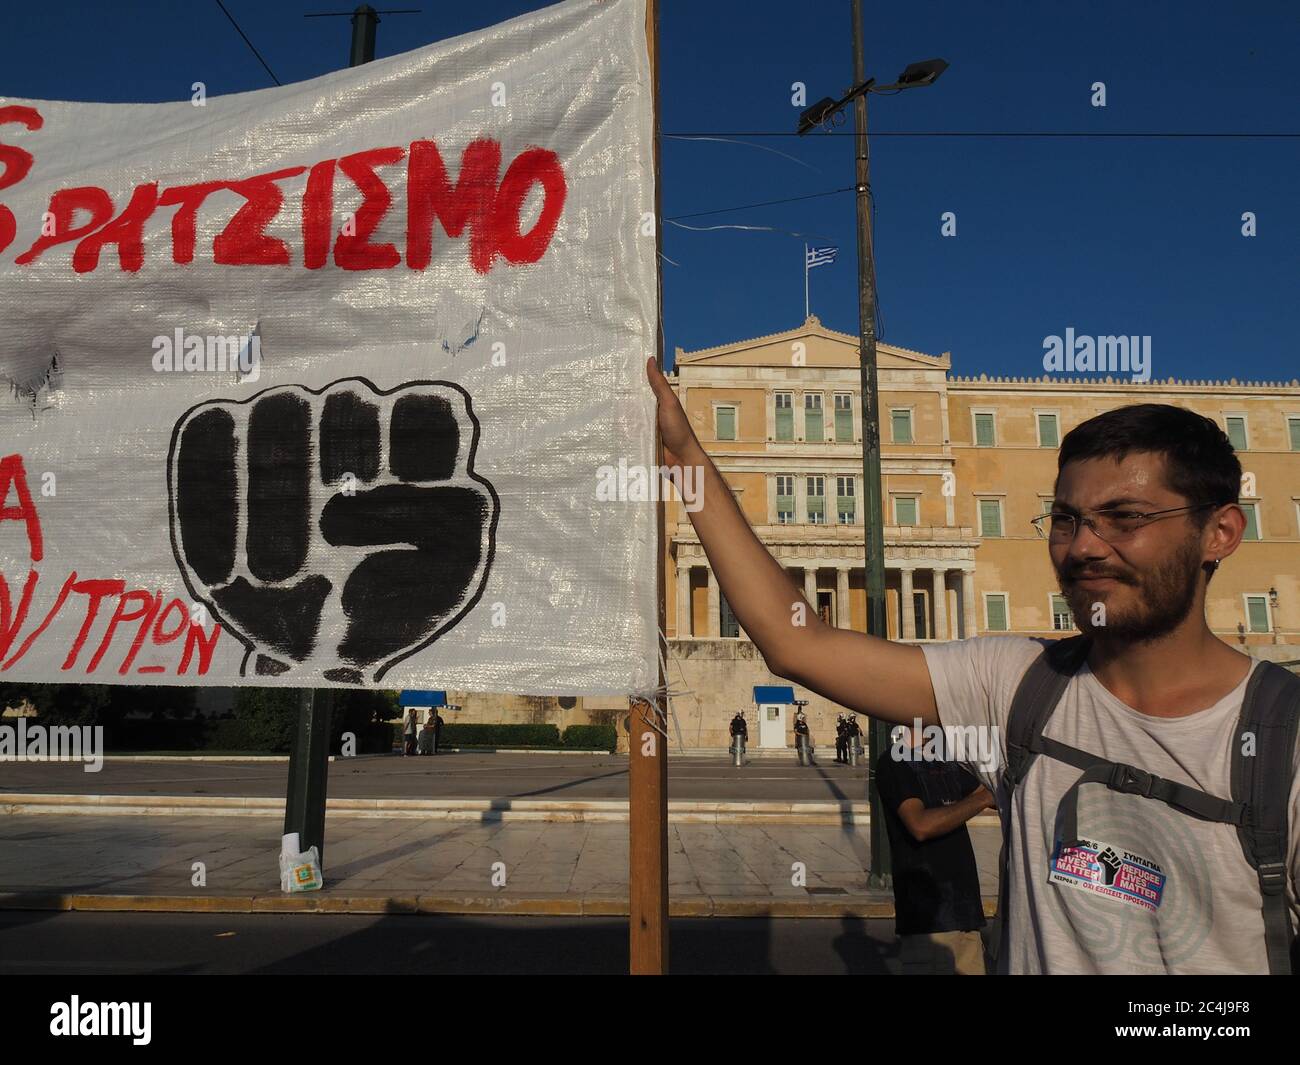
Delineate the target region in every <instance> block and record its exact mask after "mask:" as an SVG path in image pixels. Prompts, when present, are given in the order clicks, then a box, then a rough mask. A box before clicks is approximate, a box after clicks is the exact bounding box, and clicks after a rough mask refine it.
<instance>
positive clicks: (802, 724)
mask: <svg viewBox="0 0 1300 1065" xmlns="http://www.w3.org/2000/svg"><path fill="white" fill-rule="evenodd" d="M794 749H795V750H796V751H799V752H800V754H799V764H800V765H804V764H805V763H804V757H805V756H806V755H811V754H812V734H811V733H810V732H809V731H808V718H807V717H806V716H805V714H804V712H803V710H802V709H799V710H796V711H795V714H794Z"/></svg>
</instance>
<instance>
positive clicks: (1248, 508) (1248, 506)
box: [1241, 503, 1262, 540]
mask: <svg viewBox="0 0 1300 1065" xmlns="http://www.w3.org/2000/svg"><path fill="white" fill-rule="evenodd" d="M1241 509H1242V510H1243V511H1244V512H1245V514H1246V532H1245V535H1244V536H1242V539H1243V540H1259V539H1262V537H1261V536H1260V535H1259V504H1258V503H1242V504H1241Z"/></svg>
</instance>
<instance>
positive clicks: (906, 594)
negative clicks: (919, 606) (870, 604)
mask: <svg viewBox="0 0 1300 1065" xmlns="http://www.w3.org/2000/svg"><path fill="white" fill-rule="evenodd" d="M898 576H899V580H900V582H901V584H900V587H899V592H898V598H899V608H900V609H901V610H902V613H903V639H905V640H915V639H916V604H915V603H913V602H912V568H911V567H910V566H905V567H902V568H900V569H899V571H898Z"/></svg>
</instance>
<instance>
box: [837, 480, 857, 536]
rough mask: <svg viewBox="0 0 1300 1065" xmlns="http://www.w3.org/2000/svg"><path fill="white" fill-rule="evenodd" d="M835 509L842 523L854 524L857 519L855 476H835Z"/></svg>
mask: <svg viewBox="0 0 1300 1065" xmlns="http://www.w3.org/2000/svg"><path fill="white" fill-rule="evenodd" d="M835 510H836V512H837V513H838V514H839V522H840V524H841V525H852V524H853V522H854V521H855V520H856V519H857V514H858V508H857V501H856V500H855V499H854V498H853V478H852V477H836V478H835Z"/></svg>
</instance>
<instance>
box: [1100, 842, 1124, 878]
mask: <svg viewBox="0 0 1300 1065" xmlns="http://www.w3.org/2000/svg"><path fill="white" fill-rule="evenodd" d="M1097 861H1099V862H1100V863H1101V871H1102V876H1103V877H1105V881H1106V884H1107V886H1109V885H1111V884H1113V883H1115V877H1116V876H1117V875H1118V874H1119V871H1120V869H1121V867H1122V866H1123V865H1124V862H1123V860H1122V859H1121V858H1120V856H1119V855H1118V854H1116V853H1115V849H1114V848H1113V847H1107V848H1106V849H1105V850H1103V851H1102V852H1101V853H1100V854H1098V855H1097Z"/></svg>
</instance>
